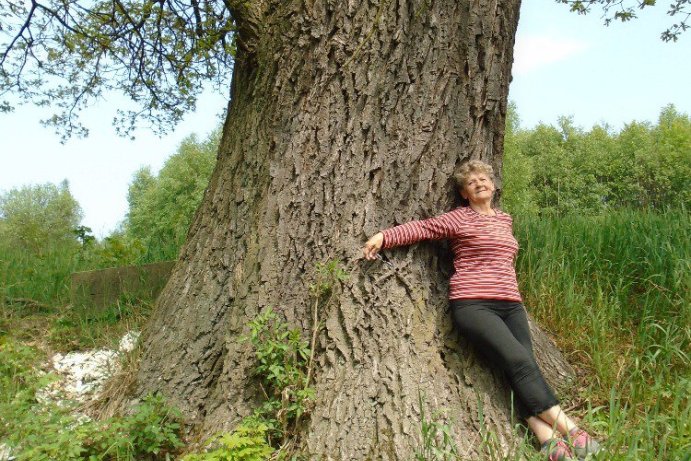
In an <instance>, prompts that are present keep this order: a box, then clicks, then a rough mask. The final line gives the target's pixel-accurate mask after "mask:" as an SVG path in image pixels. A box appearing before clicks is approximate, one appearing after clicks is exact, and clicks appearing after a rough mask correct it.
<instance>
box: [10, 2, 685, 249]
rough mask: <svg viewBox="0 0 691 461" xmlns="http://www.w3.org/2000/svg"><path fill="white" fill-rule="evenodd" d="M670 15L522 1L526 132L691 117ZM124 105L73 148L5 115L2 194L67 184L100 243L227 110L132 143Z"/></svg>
mask: <svg viewBox="0 0 691 461" xmlns="http://www.w3.org/2000/svg"><path fill="white" fill-rule="evenodd" d="M665 11H666V7H665V6H658V7H655V8H652V9H649V10H646V11H643V13H642V14H641V17H640V18H639V19H638V20H636V21H632V22H629V23H625V24H613V25H611V26H610V27H605V26H603V25H602V18H601V17H600V15H599V13H598V12H596V11H594V12H593V13H591V14H590V15H588V16H579V15H576V14H574V13H570V12H569V11H568V8H567V7H566V6H564V5H558V4H556V3H555V2H554V1H552V0H524V1H523V7H522V10H521V19H520V24H519V30H518V36H517V42H516V52H515V61H514V69H513V76H514V78H513V82H512V84H511V90H510V95H509V97H510V99H511V100H513V101H514V102H515V103H516V104H517V106H518V113H519V115H520V117H521V121H522V126H524V127H532V126H534V125H535V124H537V123H539V122H544V123H556V121H557V118H558V117H560V116H562V115H570V116H573V119H574V121H575V123H576V124H577V125H579V126H582V127H584V128H590V127H592V125H594V124H597V123H603V122H607V123H608V124H609V125H610V126H611V127H612V128H614V129H620V128H621V127H622V126H623V125H624V124H625V123H628V122H631V121H632V120H638V121H646V120H647V121H651V122H654V121H655V120H656V119H657V116H658V114H659V112H660V109H661V108H662V107H664V106H665V105H667V104H670V103H672V104H674V105H675V106H676V107H677V109H679V110H680V111H682V112H685V113H687V114H691V83H690V82H691V31H690V32H687V34H686V35H684V36H682V37H681V38H680V40H679V41H678V42H677V43H663V42H662V41H660V39H659V36H660V33H661V32H662V31H663V30H664V29H665V28H666V27H668V25H669V24H670V23H671V19H670V18H669V17H668V16H667V15H666V14H665ZM118 100H119V98H118V97H112V98H111V99H110V100H109V101H103V102H102V103H100V104H99V105H97V106H95V107H93V108H91V109H89V110H88V111H87V112H86V113H85V114H84V115H83V120H85V121H88V127H89V129H90V136H89V137H88V138H86V139H72V140H70V141H68V143H67V144H65V145H61V144H60V139H59V137H58V136H57V135H55V134H54V132H53V131H52V130H51V129H47V128H44V127H42V126H41V125H40V124H39V120H40V119H41V118H47V117H48V116H49V115H50V114H49V113H48V112H47V111H46V110H39V109H36V108H33V107H29V106H26V107H22V108H19V109H18V110H16V111H15V112H14V113H12V114H5V115H2V114H0V191H7V190H9V189H11V188H14V187H19V186H22V185H25V184H40V183H46V182H53V183H59V182H60V181H62V180H63V179H67V180H68V181H69V183H70V190H71V191H72V194H73V195H74V196H75V197H76V198H77V200H78V201H79V203H80V204H81V206H82V209H83V211H84V219H83V224H84V225H87V226H90V227H91V228H92V229H93V230H94V232H95V234H96V235H97V236H99V237H102V236H104V235H106V234H107V233H108V232H110V231H111V230H113V229H114V228H115V227H116V226H117V224H118V223H119V222H120V221H121V220H122V219H123V218H124V216H125V213H126V211H127V199H126V197H127V187H128V184H129V182H130V181H131V179H132V175H133V173H134V172H135V171H136V170H137V169H138V168H140V167H142V166H146V165H149V166H151V167H152V169H153V170H154V171H158V169H159V168H160V167H161V166H162V165H163V163H164V161H165V160H166V159H167V158H168V157H169V156H170V155H172V154H174V153H175V151H176V149H177V146H178V145H179V143H180V142H181V141H182V139H183V138H185V137H186V136H187V135H189V134H191V133H197V134H198V135H200V136H202V137H203V136H205V135H206V134H207V133H208V132H209V131H210V130H211V129H212V128H213V127H215V126H216V125H218V123H219V122H220V119H219V114H220V113H221V112H222V111H223V109H224V108H225V105H226V98H225V97H224V96H223V95H218V94H214V93H211V92H207V93H205V94H204V95H203V97H202V98H201V99H200V101H199V104H198V107H197V110H196V112H194V113H191V114H188V116H187V117H186V118H185V120H184V121H183V122H182V123H181V124H180V125H179V126H178V127H177V128H176V129H175V130H174V132H173V133H171V134H170V135H168V136H165V137H163V138H158V137H156V136H155V135H153V134H151V133H149V132H145V131H139V132H137V133H136V139H135V140H134V141H131V140H129V139H123V138H119V137H117V136H116V135H115V131H114V129H113V128H112V126H111V120H112V118H113V116H114V115H115V110H116V108H117V106H118ZM120 101H121V100H120Z"/></svg>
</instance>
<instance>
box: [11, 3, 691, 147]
mask: <svg viewBox="0 0 691 461" xmlns="http://www.w3.org/2000/svg"><path fill="white" fill-rule="evenodd" d="M556 1H558V2H560V3H565V4H567V5H569V6H570V8H571V10H573V11H576V12H578V13H587V12H589V11H591V10H592V9H593V8H597V7H600V8H601V9H602V10H603V12H604V18H605V22H606V23H609V22H611V21H613V20H620V21H629V20H631V19H633V18H635V17H636V15H637V12H638V11H639V10H643V9H646V8H650V7H652V6H655V5H656V2H655V0H616V1H615V0H556ZM690 1H691V0H672V3H671V5H670V6H669V10H668V14H669V15H670V16H671V17H673V18H675V22H674V23H673V24H672V26H670V27H669V28H668V29H667V30H665V31H663V32H662V36H661V38H662V39H663V40H666V41H674V40H676V39H677V38H678V37H679V35H680V34H681V33H682V32H683V31H685V30H686V29H687V28H688V25H687V22H688V19H689V14H691V10H690V9H689V2H690ZM261 4H262V2H261V1H259V0H257V1H254V2H247V1H244V0H224V1H211V2H208V1H207V2H199V1H198V0H171V1H146V2H139V1H134V0H97V1H91V0H89V1H87V0H32V1H31V2H26V1H24V0H0V19H1V22H0V111H11V110H12V108H13V107H14V106H16V105H17V104H21V103H24V102H33V103H35V104H37V105H40V106H53V107H54V108H55V110H56V113H55V114H54V115H53V116H52V117H50V118H49V119H47V120H45V121H44V123H46V124H48V125H51V126H54V127H55V128H56V129H57V130H58V131H59V132H60V133H62V135H63V138H67V137H69V136H72V135H75V134H76V135H86V134H87V133H88V130H87V128H86V127H85V126H84V125H82V124H81V122H80V121H79V112H80V110H81V109H83V108H85V107H87V106H88V105H89V104H91V103H92V102H93V101H94V100H97V99H99V98H102V97H103V96H104V95H105V94H106V93H107V92H109V91H118V92H121V93H123V94H125V95H127V96H128V97H129V98H130V99H131V100H132V101H133V105H132V107H130V108H124V109H121V110H120V111H119V112H118V116H117V117H116V120H115V126H116V128H117V130H118V133H120V134H123V135H126V134H129V133H130V132H131V131H132V130H133V129H134V128H136V127H137V126H139V125H141V124H142V123H146V124H148V125H149V126H150V127H151V128H152V129H154V131H156V132H158V133H164V132H166V131H167V130H169V129H171V128H172V127H174V126H175V124H176V123H177V122H179V121H180V119H181V118H182V116H183V115H184V114H185V113H186V112H188V111H190V110H192V109H194V107H195V104H196V100H197V97H198V95H199V93H200V91H201V90H202V88H203V87H204V85H207V84H209V83H211V84H213V85H214V86H215V87H216V88H217V89H219V90H221V91H227V88H228V85H229V82H230V78H231V75H232V68H233V60H234V56H235V48H236V42H237V46H239V47H241V48H249V47H250V45H249V42H250V40H251V39H250V37H251V36H252V31H251V30H250V29H252V27H260V26H261V24H260V23H259V22H257V21H255V19H256V17H255V16H256V11H254V10H256V9H258V8H259V6H258V5H261ZM248 18H252V19H253V20H252V21H250V20H249V19H248ZM236 32H237V33H236Z"/></svg>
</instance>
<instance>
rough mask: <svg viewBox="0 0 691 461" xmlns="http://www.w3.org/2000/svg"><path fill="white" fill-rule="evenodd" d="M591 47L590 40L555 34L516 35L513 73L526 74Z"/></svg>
mask: <svg viewBox="0 0 691 461" xmlns="http://www.w3.org/2000/svg"><path fill="white" fill-rule="evenodd" d="M589 47H590V44H589V43H588V42H585V41H582V40H574V39H569V38H561V37H556V36H553V35H532V36H527V37H525V36H520V35H519V36H518V37H516V46H515V47H514V62H513V74H514V75H525V74H527V73H530V72H532V71H534V70H536V69H539V68H541V67H544V66H546V65H549V64H552V63H555V62H558V61H563V60H565V59H568V58H570V57H572V56H574V55H577V54H579V53H581V52H583V51H585V50H586V49H588V48H589Z"/></svg>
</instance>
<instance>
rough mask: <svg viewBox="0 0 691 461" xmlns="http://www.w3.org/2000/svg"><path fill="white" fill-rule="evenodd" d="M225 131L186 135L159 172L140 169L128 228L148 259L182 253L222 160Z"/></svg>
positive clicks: (131, 194)
mask: <svg viewBox="0 0 691 461" xmlns="http://www.w3.org/2000/svg"><path fill="white" fill-rule="evenodd" d="M220 134H221V132H220V130H215V131H213V132H212V133H211V134H210V135H209V136H208V137H207V138H206V139H205V140H204V141H199V140H198V139H197V137H196V136H195V135H191V136H188V137H187V138H185V139H184V140H183V141H182V143H181V145H180V147H179V148H178V151H177V153H176V154H174V155H173V156H171V157H170V158H169V159H168V160H166V162H165V164H164V165H163V168H161V171H160V172H159V174H158V176H156V177H154V176H153V175H152V174H151V171H150V169H149V168H142V169H141V170H139V171H137V172H136V173H135V175H134V178H133V180H132V183H131V184H130V187H129V191H128V194H127V201H128V203H129V210H128V212H127V218H126V220H125V226H124V228H125V233H126V235H127V236H128V237H129V238H132V239H138V240H139V241H140V242H141V243H142V245H143V247H144V249H145V251H146V254H145V255H144V259H145V260H151V259H175V258H176V257H177V255H178V251H179V249H180V247H181V246H182V244H183V243H184V241H185V237H186V236H187V231H188V230H189V227H190V221H191V220H192V216H193V214H194V211H195V210H196V209H197V207H198V206H199V203H200V202H201V199H202V196H203V194H204V190H205V189H206V187H207V185H208V183H209V177H210V176H211V172H212V170H213V168H214V165H215V163H216V153H217V151H218V143H219V139H220ZM152 250H155V251H156V253H155V254H148V253H150V251H152Z"/></svg>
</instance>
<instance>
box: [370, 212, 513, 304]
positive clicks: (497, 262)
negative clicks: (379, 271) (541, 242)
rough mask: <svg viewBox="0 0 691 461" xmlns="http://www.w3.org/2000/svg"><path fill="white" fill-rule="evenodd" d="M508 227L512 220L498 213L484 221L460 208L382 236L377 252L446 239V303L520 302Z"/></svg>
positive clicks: (510, 232) (510, 228)
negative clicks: (449, 263)
mask: <svg viewBox="0 0 691 461" xmlns="http://www.w3.org/2000/svg"><path fill="white" fill-rule="evenodd" d="M512 223H513V220H512V219H511V216H510V215H508V214H506V213H504V212H502V211H499V210H496V216H485V215H482V214H479V213H478V212H476V211H475V210H473V209H472V208H471V207H460V208H456V209H455V210H453V211H449V212H448V213H444V214H442V215H439V216H436V217H434V218H429V219H423V220H420V221H411V222H408V223H405V224H401V225H400V226H396V227H392V228H390V229H386V230H383V231H382V233H383V234H384V244H383V245H382V248H384V249H386V248H392V247H396V246H402V245H411V244H413V243H416V242H419V241H422V240H441V239H449V240H450V243H451V250H452V251H453V266H454V269H455V272H454V274H453V275H452V276H451V280H449V299H499V300H505V301H517V302H522V300H521V295H520V293H519V292H518V282H517V281H516V270H515V268H514V259H515V257H516V253H517V252H518V242H517V241H516V239H515V238H514V236H513V232H512Z"/></svg>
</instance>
